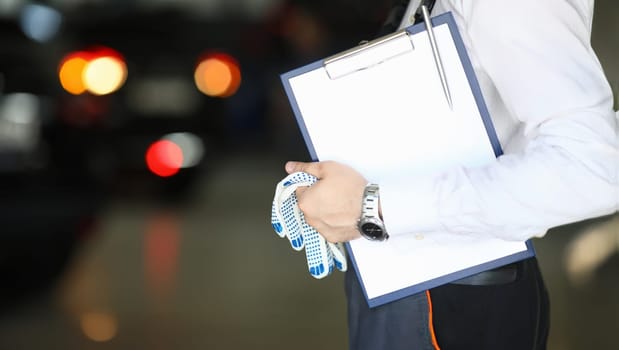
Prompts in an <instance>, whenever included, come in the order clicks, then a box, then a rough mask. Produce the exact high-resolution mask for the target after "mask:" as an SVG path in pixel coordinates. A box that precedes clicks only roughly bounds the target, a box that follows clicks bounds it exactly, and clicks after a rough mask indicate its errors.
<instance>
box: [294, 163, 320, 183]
mask: <svg viewBox="0 0 619 350" xmlns="http://www.w3.org/2000/svg"><path fill="white" fill-rule="evenodd" d="M286 172H287V173H288V174H292V173H296V172H304V173H308V174H311V175H314V176H315V177H317V178H319V179H320V178H321V175H322V174H321V171H320V163H319V162H313V163H305V162H294V161H291V162H287V163H286Z"/></svg>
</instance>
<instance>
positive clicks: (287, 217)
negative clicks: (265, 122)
mask: <svg viewBox="0 0 619 350" xmlns="http://www.w3.org/2000/svg"><path fill="white" fill-rule="evenodd" d="M316 181H317V179H316V177H314V176H312V175H310V174H307V173H302V172H298V173H294V174H290V175H288V176H287V177H286V178H284V179H283V180H282V181H280V182H279V183H278V184H277V187H276V188H275V198H273V207H272V210H271V224H272V225H273V229H274V230H275V232H276V233H277V234H278V235H279V236H280V237H282V238H284V237H287V238H288V240H289V241H290V245H291V246H292V248H293V249H294V250H302V249H303V248H305V255H306V257H307V266H308V268H309V272H310V274H311V275H312V276H314V277H316V278H323V277H326V276H328V275H329V274H331V272H333V267H334V266H335V267H336V268H337V269H338V270H340V271H346V269H347V264H346V256H345V254H344V249H343V248H342V246H341V245H340V244H339V243H337V244H334V243H330V242H327V241H326V240H325V239H324V238H323V237H322V235H320V234H319V233H318V231H316V230H315V229H314V228H313V227H312V226H310V225H308V224H307V223H306V222H305V217H304V216H303V212H301V210H299V206H298V205H297V196H296V194H295V190H296V189H297V187H299V186H311V185H313V184H314V183H315V182H316Z"/></svg>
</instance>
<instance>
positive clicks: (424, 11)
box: [421, 5, 453, 109]
mask: <svg viewBox="0 0 619 350" xmlns="http://www.w3.org/2000/svg"><path fill="white" fill-rule="evenodd" d="M421 13H422V14H423V22H424V23H425V25H426V31H427V32H428V38H429V39H430V46H431V47H432V55H433V56H434V63H436V69H437V70H438V75H439V77H440V78H441V84H442V85H443V92H444V93H445V98H447V103H448V104H449V108H450V109H453V104H452V101H451V93H450V92H449V85H447V76H446V75H445V69H444V68H443V62H442V61H441V55H440V53H439V51H438V45H436V38H435V37H434V30H433V29H432V22H431V21H430V12H429V11H428V7H427V6H426V5H421Z"/></svg>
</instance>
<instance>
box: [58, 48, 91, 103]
mask: <svg viewBox="0 0 619 350" xmlns="http://www.w3.org/2000/svg"><path fill="white" fill-rule="evenodd" d="M84 56H85V55H84V54H82V53H75V54H72V55H69V56H67V57H65V58H64V59H63V60H62V63H61V64H60V69H59V71H58V77H59V78H60V84H61V85H62V87H63V88H64V89H65V90H66V91H67V92H69V93H70V94H73V95H79V94H81V93H83V92H85V91H86V85H84V81H83V79H82V72H83V71H84V68H86V65H87V64H88V60H87V59H86V58H85V57H84Z"/></svg>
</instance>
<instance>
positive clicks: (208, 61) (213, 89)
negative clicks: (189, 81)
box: [194, 53, 241, 98]
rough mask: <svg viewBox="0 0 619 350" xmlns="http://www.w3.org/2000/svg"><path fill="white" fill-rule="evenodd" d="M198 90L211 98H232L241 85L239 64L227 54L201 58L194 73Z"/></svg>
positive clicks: (209, 55)
mask: <svg viewBox="0 0 619 350" xmlns="http://www.w3.org/2000/svg"><path fill="white" fill-rule="evenodd" d="M194 81H195V83H196V86H197V88H198V90H200V91H201V92H202V93H204V94H205V95H208V96H211V97H221V98H225V97H230V96H232V95H234V94H235V93H236V91H237V90H238V89H239V87H240V85H241V70H240V68H239V64H238V62H237V61H236V60H235V59H234V58H233V57H232V56H230V55H228V54H225V53H210V54H207V55H204V56H203V57H201V59H200V60H199V62H198V66H197V67H196V69H195V72H194Z"/></svg>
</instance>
